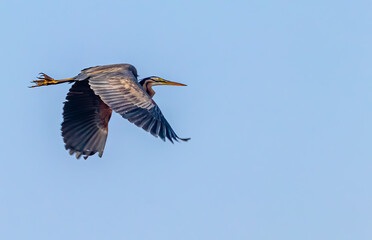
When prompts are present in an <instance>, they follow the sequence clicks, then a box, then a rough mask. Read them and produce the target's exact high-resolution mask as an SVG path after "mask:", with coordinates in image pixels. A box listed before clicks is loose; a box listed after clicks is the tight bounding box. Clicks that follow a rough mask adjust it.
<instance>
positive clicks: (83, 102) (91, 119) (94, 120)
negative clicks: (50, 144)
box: [62, 81, 112, 159]
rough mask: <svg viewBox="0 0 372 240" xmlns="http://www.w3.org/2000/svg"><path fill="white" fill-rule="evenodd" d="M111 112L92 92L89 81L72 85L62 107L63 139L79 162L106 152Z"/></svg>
mask: <svg viewBox="0 0 372 240" xmlns="http://www.w3.org/2000/svg"><path fill="white" fill-rule="evenodd" d="M111 113H112V110H111V109H110V108H109V107H108V106H107V105H106V104H105V103H104V102H102V100H101V99H100V97H99V96H97V95H95V94H94V92H93V90H92V89H90V86H89V84H88V81H77V82H75V83H74V85H72V87H71V89H70V91H69V93H68V94H67V97H66V102H65V105H64V107H63V123H62V136H63V141H64V142H65V147H66V149H69V150H70V154H71V155H72V154H74V153H76V158H80V156H81V155H85V157H84V158H85V159H86V158H87V157H88V156H91V155H93V154H95V153H96V152H98V153H99V156H100V157H101V156H102V154H103V150H104V148H105V144H106V139H107V132H108V122H109V120H110V117H111Z"/></svg>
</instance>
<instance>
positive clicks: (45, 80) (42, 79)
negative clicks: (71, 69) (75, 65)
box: [30, 73, 75, 88]
mask: <svg viewBox="0 0 372 240" xmlns="http://www.w3.org/2000/svg"><path fill="white" fill-rule="evenodd" d="M37 78H38V80H34V81H32V82H31V83H35V85H33V86H30V88H33V87H40V86H47V85H53V84H60V83H65V82H74V81H75V79H73V78H67V79H60V80H54V78H51V77H49V76H48V75H46V74H45V73H40V75H39V77H37Z"/></svg>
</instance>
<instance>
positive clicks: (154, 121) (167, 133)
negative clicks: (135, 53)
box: [76, 64, 189, 142]
mask: <svg viewBox="0 0 372 240" xmlns="http://www.w3.org/2000/svg"><path fill="white" fill-rule="evenodd" d="M118 69H120V70H119V71H118ZM133 69H134V70H133ZM136 74H137V72H136V71H135V68H134V67H133V66H131V65H124V64H123V65H112V70H110V68H107V67H106V68H104V69H94V68H91V69H88V70H87V71H85V72H84V71H83V72H82V73H81V74H79V75H78V76H77V77H76V79H77V80H84V79H87V80H88V81H89V85H90V87H91V88H92V89H93V91H94V93H95V94H97V95H98V96H100V98H101V99H102V101H103V102H104V103H106V104H107V105H108V106H109V107H110V108H111V109H112V110H114V111H115V112H117V113H119V114H120V115H121V116H122V117H124V118H126V119H128V120H129V121H130V122H132V123H134V124H136V125H137V126H138V127H141V128H143V129H144V130H146V131H148V132H150V133H151V134H152V135H154V136H155V137H160V138H161V139H162V140H164V141H165V139H166V138H168V139H169V140H170V141H171V142H173V140H176V141H178V140H182V141H187V140H189V139H187V138H180V137H178V136H177V134H176V133H175V132H174V131H173V129H172V127H171V126H170V125H169V123H168V121H167V120H166V119H165V118H164V116H163V114H162V113H161V111H160V109H159V107H158V106H157V105H156V103H155V102H154V101H153V100H152V99H151V98H150V96H149V95H148V94H147V93H146V92H145V91H144V90H143V88H142V87H141V86H140V85H139V84H138V82H137V76H136Z"/></svg>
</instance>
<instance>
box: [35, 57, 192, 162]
mask: <svg viewBox="0 0 372 240" xmlns="http://www.w3.org/2000/svg"><path fill="white" fill-rule="evenodd" d="M137 76H138V75H137V70H136V68H135V67H134V66H132V65H130V64H112V65H105V66H96V67H91V68H86V69H83V70H82V71H81V72H80V73H79V74H78V75H77V76H75V77H73V78H68V79H60V80H54V79H53V78H51V77H49V76H48V75H46V74H44V73H40V76H39V77H38V80H34V81H32V83H35V85H33V86H31V87H40V86H48V85H55V84H60V83H74V84H73V85H72V87H71V88H70V91H69V92H68V94H67V97H66V101H65V102H64V107H63V122H62V137H63V141H64V142H65V148H66V150H69V151H70V154H71V155H73V154H76V158H80V157H81V156H82V155H83V156H84V158H85V159H87V158H88V157H89V156H91V155H94V154H95V153H97V152H98V156H99V157H102V154H103V150H104V148H105V144H106V139H107V133H108V122H109V121H110V118H111V113H112V110H114V111H115V112H117V113H118V114H120V115H121V116H122V117H123V118H126V119H128V120H129V121H130V122H132V123H134V124H136V125H137V126H138V127H141V128H143V129H144V130H146V131H148V132H150V133H151V134H152V135H154V136H155V137H160V138H161V139H162V140H163V141H165V139H166V138H167V139H169V141H171V142H172V143H173V140H176V141H178V140H181V141H188V140H189V139H190V138H180V137H178V136H177V134H176V133H175V132H174V131H173V129H172V127H171V126H170V125H169V123H168V121H167V120H166V119H165V118H164V116H163V114H162V113H161V111H160V109H159V107H158V105H157V104H156V103H155V102H154V100H152V97H153V96H154V94H155V92H154V90H153V89H152V86H156V85H174V86H186V85H185V84H181V83H176V82H171V81H167V80H164V79H162V78H160V77H155V76H152V77H147V78H144V79H142V80H141V81H139V82H138V80H137Z"/></svg>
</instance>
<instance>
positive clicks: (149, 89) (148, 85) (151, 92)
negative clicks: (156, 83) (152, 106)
mask: <svg viewBox="0 0 372 240" xmlns="http://www.w3.org/2000/svg"><path fill="white" fill-rule="evenodd" d="M142 88H143V89H144V90H145V91H146V92H147V94H148V95H149V96H150V97H151V98H152V97H153V96H154V95H155V91H154V90H153V89H152V83H151V81H145V82H143V84H142Z"/></svg>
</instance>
